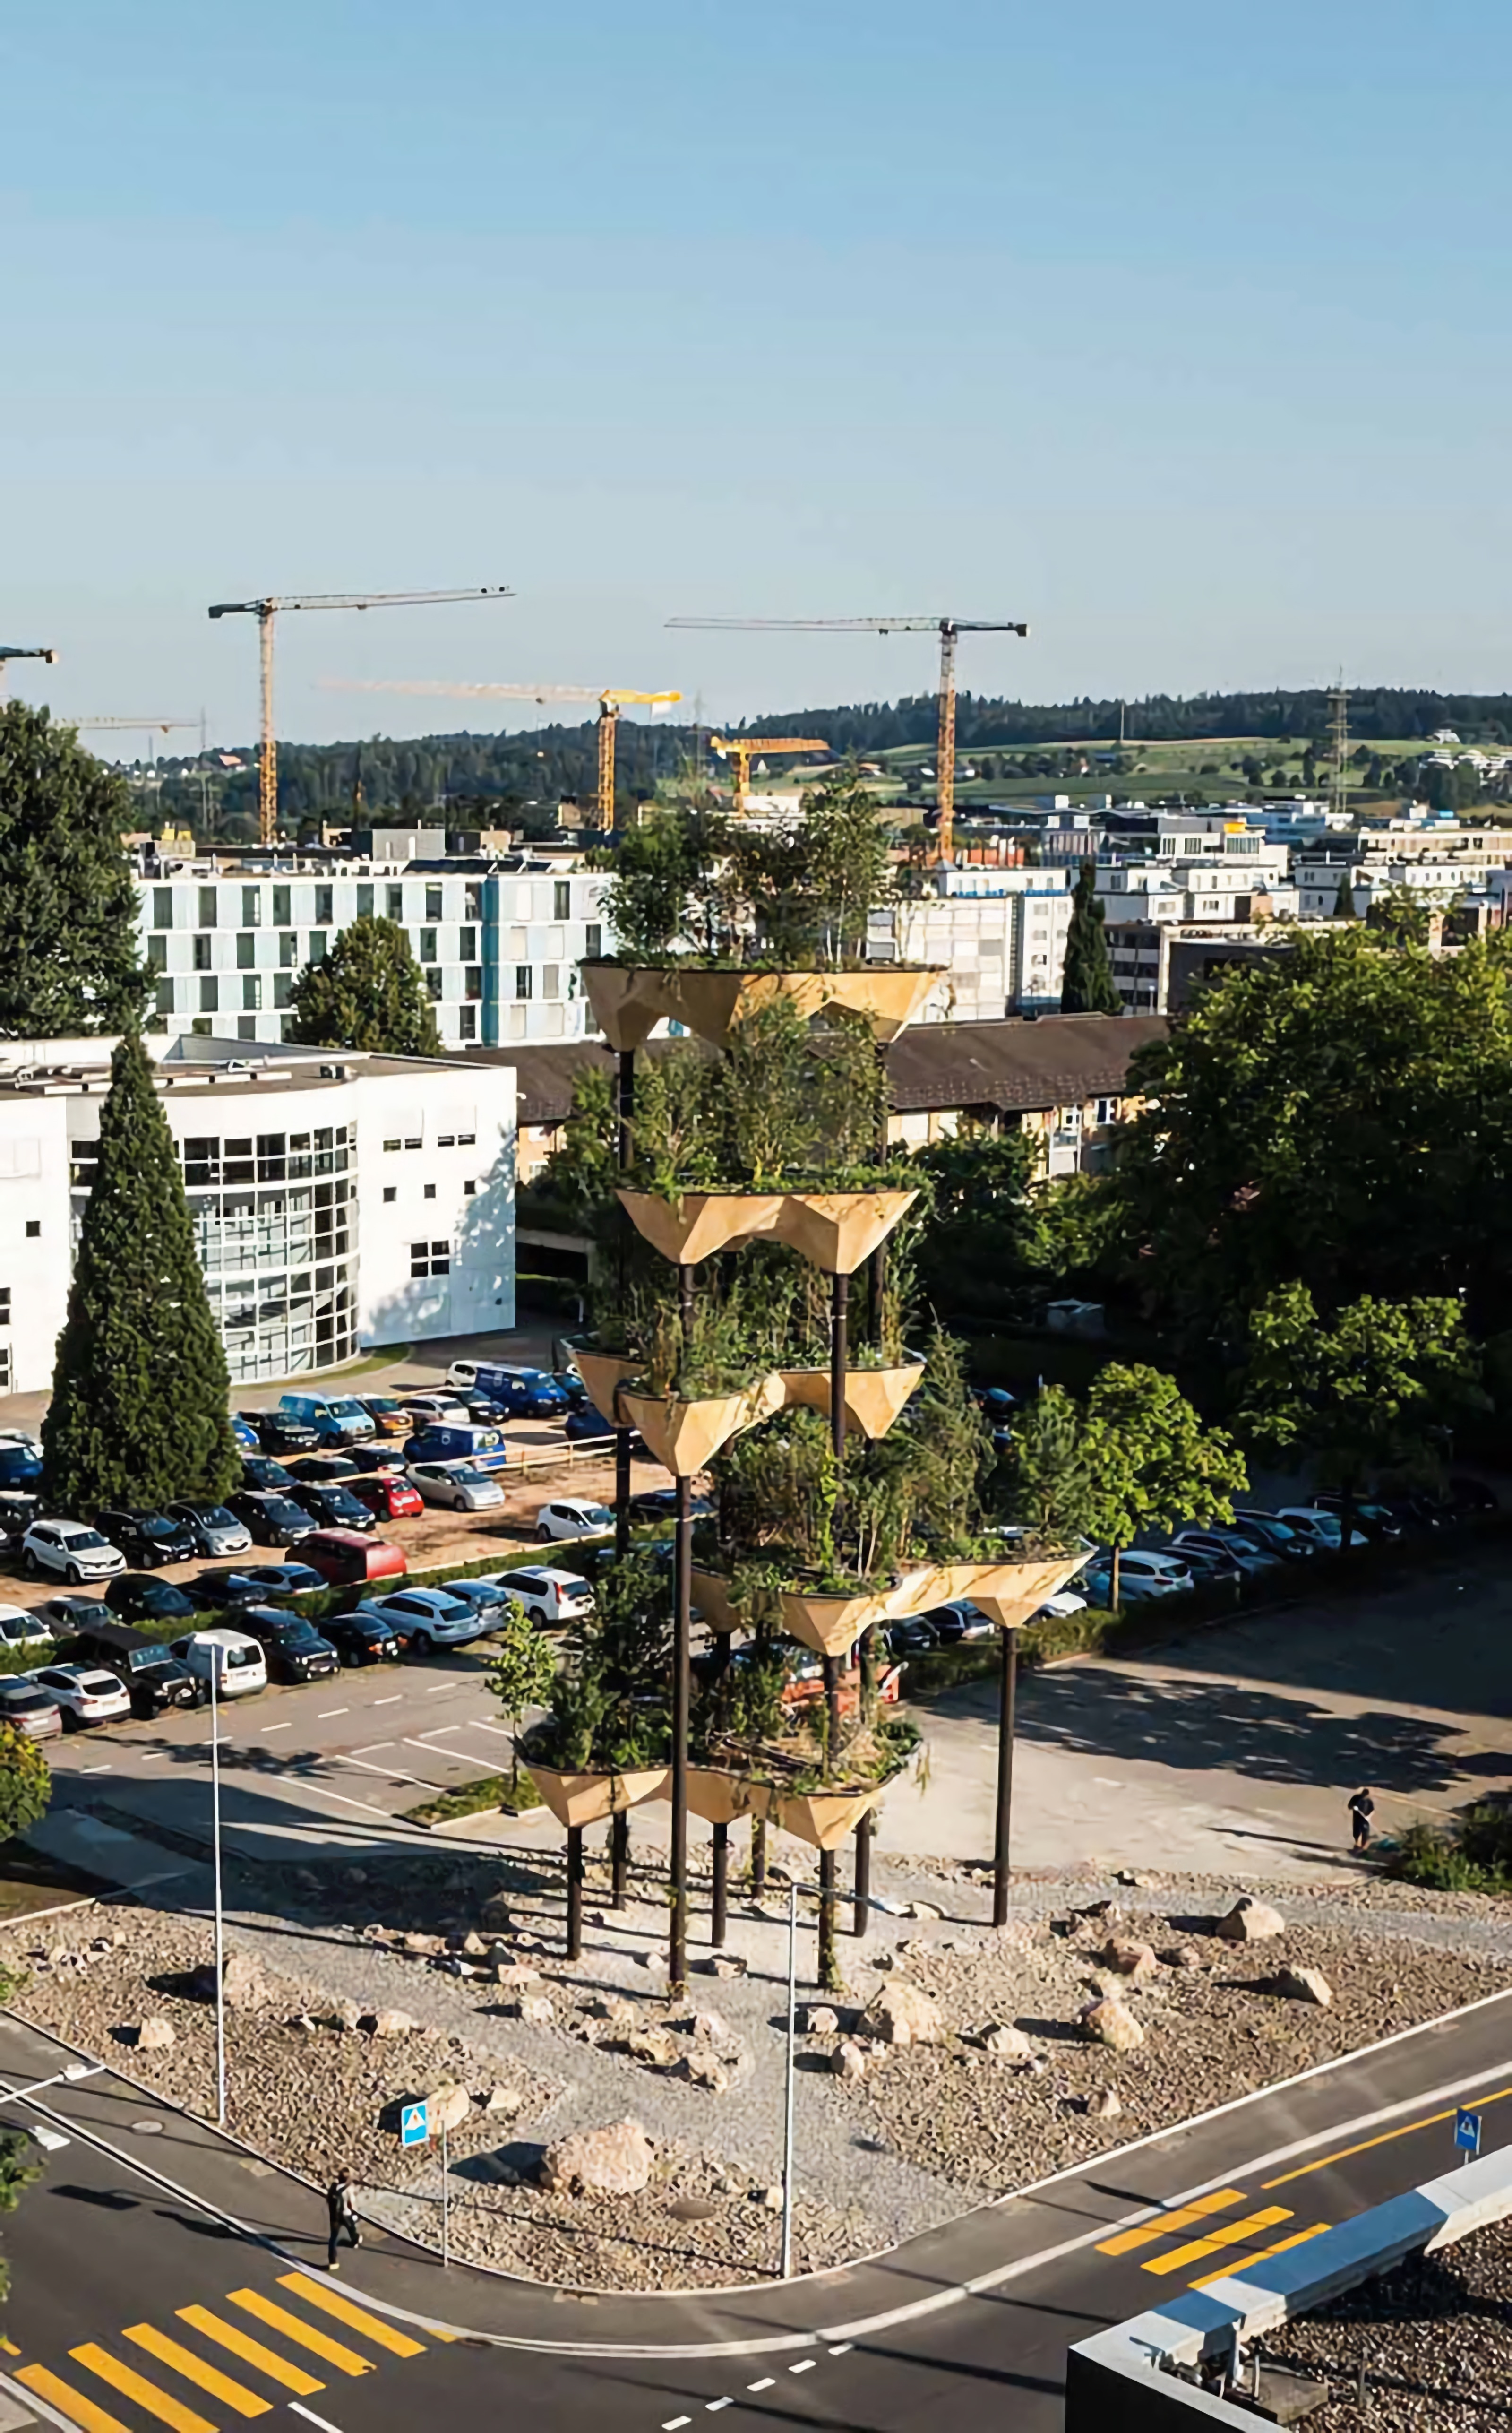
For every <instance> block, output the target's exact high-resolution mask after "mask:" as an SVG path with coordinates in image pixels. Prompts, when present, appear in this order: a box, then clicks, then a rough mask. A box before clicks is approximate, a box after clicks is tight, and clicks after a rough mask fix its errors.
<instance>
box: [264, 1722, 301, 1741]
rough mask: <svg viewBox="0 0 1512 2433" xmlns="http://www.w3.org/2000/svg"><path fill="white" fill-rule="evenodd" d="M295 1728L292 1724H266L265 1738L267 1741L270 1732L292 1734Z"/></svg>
mask: <svg viewBox="0 0 1512 2433" xmlns="http://www.w3.org/2000/svg"><path fill="white" fill-rule="evenodd" d="M293 1729H294V1726H293V1725H292V1724H264V1725H263V1739H264V1740H265V1739H266V1738H267V1735H268V1733H269V1732H292V1731H293Z"/></svg>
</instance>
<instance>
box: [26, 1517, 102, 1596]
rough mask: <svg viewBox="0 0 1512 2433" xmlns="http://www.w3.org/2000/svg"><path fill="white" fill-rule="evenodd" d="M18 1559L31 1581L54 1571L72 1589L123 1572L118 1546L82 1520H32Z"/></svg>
mask: <svg viewBox="0 0 1512 2433" xmlns="http://www.w3.org/2000/svg"><path fill="white" fill-rule="evenodd" d="M21 1559H22V1561H23V1563H24V1564H25V1567H26V1570H27V1571H28V1572H29V1573H30V1574H31V1576H32V1578H33V1579H36V1578H37V1577H38V1576H39V1574H42V1572H54V1573H57V1574H59V1576H60V1577H62V1578H63V1579H65V1580H72V1581H73V1583H74V1585H75V1587H76V1588H77V1587H79V1586H80V1585H81V1584H82V1583H83V1582H84V1581H85V1580H108V1579H109V1578H110V1575H111V1574H112V1573H114V1572H124V1571H125V1569H126V1557H125V1556H124V1555H123V1554H122V1552H121V1549H120V1547H119V1546H112V1545H111V1544H110V1540H109V1539H108V1538H102V1537H101V1535H100V1533H99V1531H98V1530H97V1529H91V1528H89V1527H88V1526H87V1524H86V1523H84V1522H82V1521H34V1522H33V1523H32V1524H31V1527H30V1528H29V1529H28V1530H27V1532H26V1534H25V1537H24V1538H23V1540H22V1541H21Z"/></svg>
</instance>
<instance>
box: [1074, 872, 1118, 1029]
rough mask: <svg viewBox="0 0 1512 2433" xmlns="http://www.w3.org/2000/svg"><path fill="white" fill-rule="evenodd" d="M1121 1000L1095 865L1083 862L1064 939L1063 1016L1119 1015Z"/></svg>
mask: <svg viewBox="0 0 1512 2433" xmlns="http://www.w3.org/2000/svg"><path fill="white" fill-rule="evenodd" d="M1123 1010H1124V1004H1123V999H1122V997H1121V996H1120V995H1119V994H1118V991H1117V988H1116V986H1115V985H1114V982H1113V965H1112V964H1111V963H1110V962H1109V961H1108V940H1107V936H1106V933H1105V931H1104V928H1103V910H1102V906H1101V905H1100V904H1099V903H1098V901H1097V865H1096V862H1095V861H1084V862H1083V863H1082V865H1081V868H1080V871H1079V874H1078V876H1077V884H1076V893H1075V894H1074V895H1073V896H1072V899H1071V924H1070V927H1069V928H1068V929H1067V930H1066V936H1065V965H1064V969H1063V971H1062V979H1061V1011H1062V1013H1122V1012H1123Z"/></svg>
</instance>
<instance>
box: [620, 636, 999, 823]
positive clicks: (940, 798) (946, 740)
mask: <svg viewBox="0 0 1512 2433" xmlns="http://www.w3.org/2000/svg"><path fill="white" fill-rule="evenodd" d="M667 622H668V624H669V626H672V625H677V626H682V627H684V628H689V627H693V628H697V629H698V630H700V631H702V632H705V633H715V632H739V633H830V634H938V635H939V637H940V731H939V742H938V747H937V751H936V757H935V772H936V777H935V801H936V803H937V805H938V806H939V826H938V828H937V830H936V847H935V859H936V860H937V861H948V860H949V859H950V854H951V847H952V844H953V842H954V840H955V828H956V642H957V639H958V638H959V637H960V635H961V634H1017V635H1018V636H1019V638H1020V639H1023V638H1026V637H1027V636H1028V630H1029V629H1028V625H1023V624H1015V623H1014V622H1012V621H1011V620H1010V619H1006V618H1004V619H998V618H991V617H669V618H668V620H667Z"/></svg>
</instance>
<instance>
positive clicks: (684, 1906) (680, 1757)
mask: <svg viewBox="0 0 1512 2433" xmlns="http://www.w3.org/2000/svg"><path fill="white" fill-rule="evenodd" d="M693 1275H694V1270H693V1269H692V1268H691V1267H688V1266H682V1267H679V1268H678V1270H677V1284H678V1297H679V1305H680V1307H681V1311H682V1319H683V1335H684V1340H685V1341H686V1340H687V1337H688V1333H689V1331H690V1329H691V1324H692V1316H693ZM672 1551H673V1560H674V1568H673V1574H672V1581H673V1596H672V1616H673V1619H672V1631H673V1640H672V1785H671V1789H672V1846H671V1878H672V1883H671V1892H672V1913H671V1935H670V1937H669V1944H668V1959H667V1982H668V1988H669V1991H670V1992H671V1993H672V1994H673V1995H676V1996H681V1995H683V1994H686V1993H687V1991H688V1704H689V1695H690V1690H691V1667H692V1642H693V1482H692V1480H691V1479H690V1478H684V1477H679V1479H678V1481H677V1533H676V1537H675V1540H674V1541H673V1549H672Z"/></svg>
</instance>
